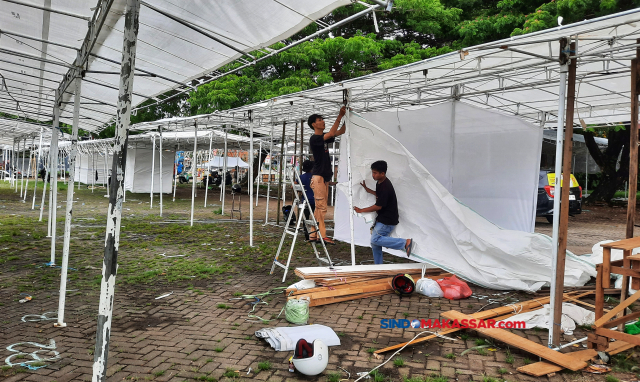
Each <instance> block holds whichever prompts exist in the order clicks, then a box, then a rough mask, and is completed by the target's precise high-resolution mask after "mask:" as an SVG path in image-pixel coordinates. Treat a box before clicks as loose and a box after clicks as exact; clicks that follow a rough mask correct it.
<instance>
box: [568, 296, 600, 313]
mask: <svg viewBox="0 0 640 382" xmlns="http://www.w3.org/2000/svg"><path fill="white" fill-rule="evenodd" d="M567 300H568V301H573V302H575V303H576V304H580V305H584V306H588V307H589V308H594V309H595V308H596V306H595V305H593V304H589V303H587V302H584V301H580V300H578V299H576V298H573V297H565V301H567ZM604 311H605V312H608V311H609V309H604Z"/></svg>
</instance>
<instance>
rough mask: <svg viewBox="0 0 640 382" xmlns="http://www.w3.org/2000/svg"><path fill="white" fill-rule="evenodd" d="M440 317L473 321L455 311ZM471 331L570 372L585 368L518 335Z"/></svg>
mask: <svg viewBox="0 0 640 382" xmlns="http://www.w3.org/2000/svg"><path fill="white" fill-rule="evenodd" d="M442 316H443V317H445V318H448V319H451V320H458V321H462V320H473V319H474V318H473V317H471V316H469V315H466V314H464V313H461V312H458V311H455V310H450V311H448V312H444V313H442ZM472 330H475V331H477V332H478V333H482V334H484V335H486V336H489V337H491V338H494V339H496V340H498V341H500V342H504V343H506V344H508V345H511V346H513V347H517V348H518V349H521V350H524V351H526V352H529V353H531V354H535V355H537V356H538V357H541V358H544V359H546V360H548V361H551V362H553V363H555V364H558V365H560V366H562V367H564V368H566V369H569V370H572V371H577V370H580V369H583V368H585V367H586V366H587V363H586V362H584V361H579V360H575V359H572V358H571V357H568V356H567V355H566V354H563V353H560V352H557V351H555V350H551V349H549V348H548V347H546V346H543V345H541V344H539V343H536V342H533V341H530V340H528V339H526V338H522V337H520V336H519V335H517V334H514V333H511V332H510V331H508V330H504V329H498V328H473V329H472Z"/></svg>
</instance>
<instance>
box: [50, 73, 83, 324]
mask: <svg viewBox="0 0 640 382" xmlns="http://www.w3.org/2000/svg"><path fill="white" fill-rule="evenodd" d="M75 82H76V92H75V95H74V100H73V128H72V131H71V151H70V153H69V167H70V169H69V171H70V172H69V186H68V187H67V213H66V216H65V219H64V244H63V246H62V270H61V273H60V296H59V298H58V321H57V322H56V323H55V324H54V325H53V326H55V327H58V328H64V327H66V326H67V324H66V323H65V322H64V306H65V299H66V295H67V272H68V267H69V244H70V243H71V218H72V215H73V182H74V181H75V172H76V155H77V153H78V125H79V123H80V94H81V92H82V77H80V76H78V77H76V81H75Z"/></svg>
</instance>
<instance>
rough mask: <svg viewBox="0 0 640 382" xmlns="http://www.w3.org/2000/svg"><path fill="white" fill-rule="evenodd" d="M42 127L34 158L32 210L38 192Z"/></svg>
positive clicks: (34, 206)
mask: <svg viewBox="0 0 640 382" xmlns="http://www.w3.org/2000/svg"><path fill="white" fill-rule="evenodd" d="M43 129H44V128H43V127H42V126H40V143H39V144H38V159H37V160H36V166H35V176H34V179H33V201H32V202H31V209H32V210H33V209H35V208H36V195H37V194H38V167H39V166H40V160H41V158H42V130H43ZM40 220H42V219H40Z"/></svg>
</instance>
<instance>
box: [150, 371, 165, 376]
mask: <svg viewBox="0 0 640 382" xmlns="http://www.w3.org/2000/svg"><path fill="white" fill-rule="evenodd" d="M163 375H164V370H160V371H156V372H155V373H153V376H154V377H160V376H163Z"/></svg>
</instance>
